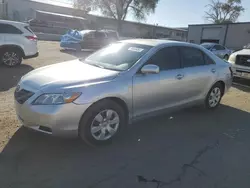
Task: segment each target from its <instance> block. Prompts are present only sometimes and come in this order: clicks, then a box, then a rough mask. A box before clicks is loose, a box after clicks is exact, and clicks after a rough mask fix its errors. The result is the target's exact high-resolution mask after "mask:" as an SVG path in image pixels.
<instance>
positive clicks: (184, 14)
mask: <svg viewBox="0 0 250 188" xmlns="http://www.w3.org/2000/svg"><path fill="white" fill-rule="evenodd" d="M36 1H41V2H47V3H52V4H57V5H64V6H65V5H66V6H70V1H71V0H36ZM209 2H210V1H209V0H160V2H159V4H158V6H157V8H156V10H155V13H154V14H151V15H150V16H148V18H147V20H146V22H147V23H150V24H156V23H158V24H159V25H162V26H168V27H187V26H188V24H202V23H207V22H206V20H205V19H204V11H205V10H206V7H205V6H206V5H207V4H208V3H209ZM242 5H243V7H244V8H245V9H246V10H245V12H244V13H243V14H242V15H241V16H240V17H239V20H238V21H241V22H246V21H250V0H242ZM128 20H132V21H134V20H133V17H132V16H131V15H129V16H128Z"/></svg>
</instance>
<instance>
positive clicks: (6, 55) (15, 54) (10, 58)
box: [0, 48, 22, 67]
mask: <svg viewBox="0 0 250 188" xmlns="http://www.w3.org/2000/svg"><path fill="white" fill-rule="evenodd" d="M0 56H1V57H0V58H1V62H2V63H3V64H4V65H6V66H8V67H14V66H18V65H20V64H21V63H22V53H21V52H20V50H18V49H15V48H7V49H3V50H2V52H1V55H0Z"/></svg>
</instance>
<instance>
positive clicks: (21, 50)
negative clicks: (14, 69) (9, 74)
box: [0, 44, 25, 57]
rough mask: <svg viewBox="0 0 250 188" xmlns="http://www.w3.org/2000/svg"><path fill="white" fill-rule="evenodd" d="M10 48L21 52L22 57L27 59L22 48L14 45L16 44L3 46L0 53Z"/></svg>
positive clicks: (0, 47)
mask: <svg viewBox="0 0 250 188" xmlns="http://www.w3.org/2000/svg"><path fill="white" fill-rule="evenodd" d="M8 48H10V49H17V50H19V51H20V52H21V55H22V57H25V53H24V51H23V49H22V47H20V46H18V45H14V44H8V45H2V46H0V52H2V51H3V50H5V49H8Z"/></svg>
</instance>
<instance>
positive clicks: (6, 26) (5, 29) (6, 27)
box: [0, 24, 23, 34]
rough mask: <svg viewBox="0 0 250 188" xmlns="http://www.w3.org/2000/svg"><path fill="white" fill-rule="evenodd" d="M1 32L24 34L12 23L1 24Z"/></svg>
mask: <svg viewBox="0 0 250 188" xmlns="http://www.w3.org/2000/svg"><path fill="white" fill-rule="evenodd" d="M0 33H6V34H22V33H23V32H22V31H21V30H20V29H18V28H16V27H15V26H13V25H10V24H0Z"/></svg>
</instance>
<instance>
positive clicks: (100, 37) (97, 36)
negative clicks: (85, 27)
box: [95, 32, 106, 39]
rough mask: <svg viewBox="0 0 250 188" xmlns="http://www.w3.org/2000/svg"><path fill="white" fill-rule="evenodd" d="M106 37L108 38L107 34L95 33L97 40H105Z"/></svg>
mask: <svg viewBox="0 0 250 188" xmlns="http://www.w3.org/2000/svg"><path fill="white" fill-rule="evenodd" d="M105 37H106V35H105V33H103V32H95V38H97V39H104V38H105Z"/></svg>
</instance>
